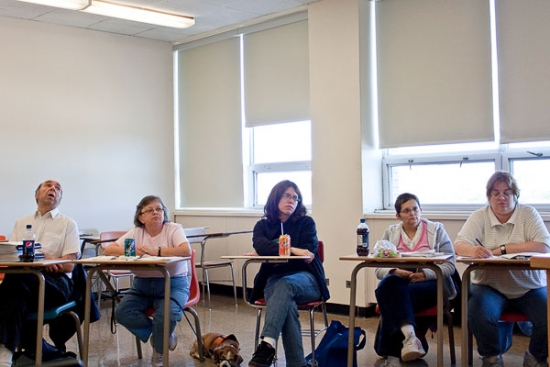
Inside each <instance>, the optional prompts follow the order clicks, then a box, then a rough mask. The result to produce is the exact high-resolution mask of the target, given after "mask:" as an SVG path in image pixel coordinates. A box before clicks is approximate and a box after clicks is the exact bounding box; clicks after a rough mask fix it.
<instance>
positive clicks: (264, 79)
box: [244, 21, 310, 127]
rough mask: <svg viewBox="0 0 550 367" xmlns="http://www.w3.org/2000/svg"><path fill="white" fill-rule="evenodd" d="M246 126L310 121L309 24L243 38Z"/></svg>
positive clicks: (295, 25)
mask: <svg viewBox="0 0 550 367" xmlns="http://www.w3.org/2000/svg"><path fill="white" fill-rule="evenodd" d="M244 83H245V110H246V120H245V121H246V126H247V127H254V126H260V125H267V124H274V123H282V122H294V121H303V120H309V118H310V117H309V116H310V115H309V48H308V27H307V21H300V22H295V23H291V24H288V25H284V26H280V27H276V28H272V29H267V30H263V31H259V32H254V33H248V34H245V36H244Z"/></svg>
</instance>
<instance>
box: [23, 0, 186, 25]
mask: <svg viewBox="0 0 550 367" xmlns="http://www.w3.org/2000/svg"><path fill="white" fill-rule="evenodd" d="M19 1H24V2H27V3H33V4H40V5H47V6H54V7H57V8H64V9H71V10H81V11H85V12H87V13H92V14H97V15H103V16H106V17H113V18H120V19H126V20H132V21H134V22H141V23H148V24H156V25H160V26H163V27H171V28H189V27H191V26H193V25H195V19H194V18H193V17H188V16H185V15H177V14H170V13H164V12H161V11H157V10H151V9H145V8H139V7H135V6H131V5H121V4H115V3H111V2H109V1H101V0H97V1H96V0H19Z"/></svg>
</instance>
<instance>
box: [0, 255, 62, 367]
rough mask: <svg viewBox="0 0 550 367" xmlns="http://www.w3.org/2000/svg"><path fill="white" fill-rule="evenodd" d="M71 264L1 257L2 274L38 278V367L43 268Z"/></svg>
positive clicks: (40, 343) (37, 361) (11, 256)
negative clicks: (32, 275)
mask: <svg viewBox="0 0 550 367" xmlns="http://www.w3.org/2000/svg"><path fill="white" fill-rule="evenodd" d="M67 262H71V260H61V259H57V260H45V259H42V260H35V261H34V262H21V261H20V260H19V257H18V255H5V256H0V273H5V274H34V275H36V277H37V278H38V308H37V313H36V315H37V319H36V360H35V363H36V366H41V365H42V328H43V326H44V325H43V324H44V283H45V281H44V275H43V274H42V268H43V267H44V266H47V265H55V264H62V263H67Z"/></svg>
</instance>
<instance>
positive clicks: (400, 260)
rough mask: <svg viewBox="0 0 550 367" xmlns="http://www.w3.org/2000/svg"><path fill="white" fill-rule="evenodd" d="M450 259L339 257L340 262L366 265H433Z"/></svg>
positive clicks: (438, 257) (440, 257) (449, 256)
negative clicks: (356, 262) (364, 263)
mask: <svg viewBox="0 0 550 367" xmlns="http://www.w3.org/2000/svg"><path fill="white" fill-rule="evenodd" d="M449 258H451V255H440V256H431V257H424V256H405V257H373V256H372V255H369V256H358V255H356V254H352V255H346V256H340V260H342V261H362V262H368V263H388V262H389V263H419V262H420V263H434V262H441V261H445V260H448V259H449Z"/></svg>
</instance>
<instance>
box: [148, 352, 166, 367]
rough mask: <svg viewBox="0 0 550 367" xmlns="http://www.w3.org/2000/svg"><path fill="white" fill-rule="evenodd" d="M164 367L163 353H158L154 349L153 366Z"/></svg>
mask: <svg viewBox="0 0 550 367" xmlns="http://www.w3.org/2000/svg"><path fill="white" fill-rule="evenodd" d="M163 365H164V357H163V356H162V354H161V353H159V352H157V351H156V350H155V348H153V356H152V357H151V366H153V367H162V366H163Z"/></svg>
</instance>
